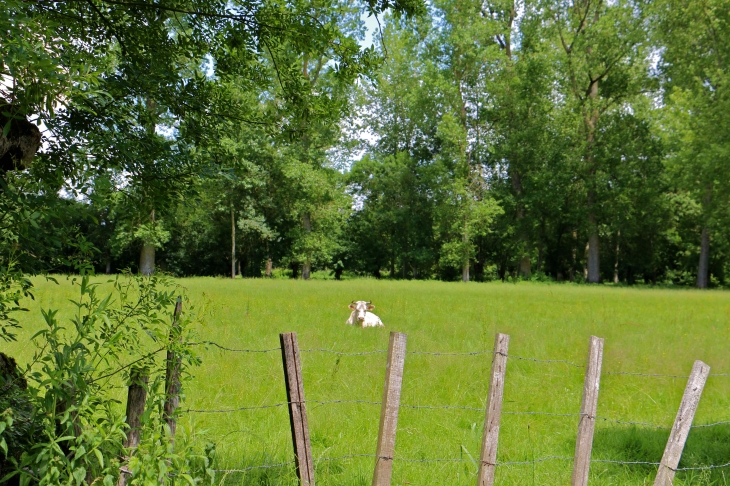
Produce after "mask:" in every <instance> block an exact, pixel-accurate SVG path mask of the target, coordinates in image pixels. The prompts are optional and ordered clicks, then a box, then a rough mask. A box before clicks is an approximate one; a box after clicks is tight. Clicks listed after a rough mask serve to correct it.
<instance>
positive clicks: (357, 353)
mask: <svg viewBox="0 0 730 486" xmlns="http://www.w3.org/2000/svg"><path fill="white" fill-rule="evenodd" d="M299 351H300V352H301V353H331V354H336V355H338V356H365V355H368V354H382V353H387V352H388V350H387V349H376V350H373V351H353V352H348V351H335V350H334V349H326V348H310V349H300V350H299Z"/></svg>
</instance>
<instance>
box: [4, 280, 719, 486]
mask: <svg viewBox="0 0 730 486" xmlns="http://www.w3.org/2000/svg"><path fill="white" fill-rule="evenodd" d="M96 280H97V281H99V282H104V281H106V280H107V279H106V278H103V277H97V278H96ZM178 282H179V283H180V284H181V285H183V286H184V287H186V288H187V292H188V295H189V296H190V297H191V299H192V300H193V301H197V302H200V301H202V300H203V299H204V298H205V299H208V300H209V302H210V308H211V310H212V315H211V317H210V318H209V319H208V320H207V323H206V325H205V327H203V328H201V329H199V330H198V333H199V337H200V339H201V340H210V341H214V342H217V343H220V344H222V345H223V346H226V347H230V348H246V349H270V348H278V347H279V333H280V332H289V331H294V332H297V333H298V340H299V346H300V348H301V349H302V351H303V352H302V366H303V376H304V390H305V397H306V399H307V400H308V401H309V402H310V403H309V404H308V415H309V427H310V432H311V442H312V448H313V455H314V458H315V461H316V467H315V471H316V480H317V484H318V485H338V486H345V485H353V486H354V485H369V484H370V482H371V477H372V470H373V464H374V459H373V458H372V457H350V458H346V459H336V458H339V457H342V456H352V455H359V454H362V455H367V456H372V455H373V454H374V453H375V447H376V439H377V433H378V423H379V414H380V406H379V405H377V404H372V403H351V401H356V400H360V401H364V402H379V401H380V400H381V398H382V388H383V378H384V374H385V360H386V354H385V353H372V354H363V355H356V356H351V355H338V354H334V353H330V352H323V351H304V350H308V349H309V350H312V349H328V350H335V351H344V352H367V351H375V350H385V349H386V348H387V345H388V334H389V332H390V331H400V332H403V333H406V334H407V335H408V343H407V351H408V354H407V356H406V364H405V372H404V379H403V391H402V399H401V403H402V408H401V411H400V418H399V422H398V434H397V440H396V446H395V462H394V463H393V482H392V484H393V485H402V484H412V485H419V486H425V485H445V484H449V485H469V486H472V485H473V484H474V483H475V477H476V470H477V463H476V461H478V458H479V452H480V444H481V435H482V427H483V421H484V410H483V408H484V400H485V398H486V395H487V387H488V383H489V369H490V360H491V355H490V354H489V353H486V354H475V355H448V354H446V355H429V354H411V353H413V352H435V353H468V352H477V351H487V352H489V351H491V349H492V346H493V342H494V335H495V333H496V332H502V333H506V334H509V335H510V336H511V340H510V348H509V352H510V355H514V356H520V357H530V358H537V359H544V360H565V361H567V362H568V363H566V362H552V363H546V362H535V361H529V360H520V359H516V358H514V357H513V358H510V359H509V360H508V363H507V378H506V386H505V393H504V407H503V416H502V426H501V430H500V443H499V453H498V461H500V462H516V463H523V462H524V464H512V465H502V466H500V467H498V468H497V473H496V484H500V485H518V484H519V485H557V484H569V482H570V477H571V468H572V456H573V453H574V446H575V436H576V432H577V424H578V417H577V415H576V414H577V413H578V411H579V409H580V402H581V395H582V387H583V370H582V369H580V368H578V367H575V366H573V365H572V364H571V363H575V364H577V365H579V366H580V367H583V366H584V365H585V360H586V357H587V353H588V341H589V337H590V336H591V335H596V336H599V337H602V338H605V349H604V360H603V376H602V380H601V389H600V394H599V401H598V416H599V417H601V418H599V419H598V420H597V423H596V433H595V439H594V447H593V459H594V460H606V461H623V462H649V463H652V462H658V461H659V460H660V458H661V455H662V452H663V450H664V446H665V442H666V439H667V437H668V435H669V427H670V426H671V424H672V422H673V420H674V417H675V415H676V413H677V408H678V406H679V402H680V399H681V396H682V392H683V390H684V387H685V384H686V378H685V377H686V376H688V375H689V372H690V369H691V368H692V363H693V361H694V360H696V359H701V360H703V361H704V362H706V363H707V364H709V365H710V366H712V374H713V375H717V374H730V353H728V345H729V344H730V293H727V292H723V291H703V292H699V291H694V290H656V289H641V288H617V287H602V286H595V287H588V286H577V285H569V284H529V283H519V284H502V283H489V284H466V285H464V284H461V283H443V282H421V281H410V282H408V281H395V282H391V281H376V280H350V281H342V282H335V281H310V282H302V281H290V280H235V281H233V280H225V279H215V278H192V279H181V280H178ZM35 283H36V284H37V288H36V300H35V302H33V303H32V308H31V312H30V313H29V314H26V315H24V316H23V322H24V325H25V330H24V333H23V336H20V342H19V343H12V344H10V345H8V346H6V345H3V347H7V348H8V349H7V351H8V352H9V353H10V354H11V355H15V356H16V357H17V358H18V361H19V362H20V363H23V362H25V361H27V359H28V357H29V356H30V354H31V349H30V346H28V345H27V338H28V336H31V335H32V333H34V332H35V331H36V330H38V329H39V328H40V327H41V326H42V321H41V316H40V312H39V307H43V308H49V307H50V308H61V309H63V311H62V312H61V313H60V317H61V318H64V317H65V316H68V315H69V314H70V312H71V310H72V307H71V304H70V303H69V302H68V299H70V298H74V297H75V296H76V291H75V290H74V289H73V288H72V287H71V285H70V284H69V282H68V281H66V280H65V279H63V278H59V283H60V285H56V284H53V283H49V282H46V281H45V280H44V279H40V278H37V279H35ZM361 299H365V300H372V301H373V303H374V304H375V306H376V308H375V310H374V312H375V313H376V314H378V315H379V316H380V318H381V319H382V320H383V322H384V323H385V328H376V329H358V328H353V327H351V326H347V325H345V320H346V319H347V318H348V316H349V312H350V311H349V310H348V308H347V305H348V304H349V302H350V301H352V300H361ZM24 338H25V342H24ZM199 353H200V355H201V357H202V359H203V365H202V366H201V367H200V368H196V369H194V370H193V373H194V375H195V377H194V379H193V380H192V382H189V383H188V384H187V388H186V390H185V397H184V399H183V401H182V405H181V406H182V408H183V409H187V408H191V409H214V410H227V409H233V408H240V407H249V406H250V407H259V406H263V405H268V404H280V403H282V402H285V401H286V392H285V388H284V379H283V372H282V364H281V355H280V353H279V352H278V351H273V352H268V353H231V352H223V351H221V350H218V349H216V348H214V347H209V348H208V349H202V348H200V349H199ZM619 372H639V373H645V374H647V375H650V374H662V375H678V376H680V378H676V377H668V376H637V375H631V374H615V373H619ZM119 398H120V400H123V398H124V391H123V390H122V389H120V395H119ZM340 400H342V401H346V402H350V403H321V404H320V403H316V402H317V401H319V402H332V401H340ZM414 406H420V407H446V406H449V407H462V408H412V407H414ZM528 411H529V412H548V413H551V414H554V415H544V414H534V415H530V414H514V413H512V412H528ZM563 414H567V415H563ZM604 418H605V419H611V420H619V421H623V422H640V423H645V424H644V425H642V424H638V425H637V424H625V423H617V422H614V421H611V420H604ZM726 420H730V376H710V378H709V380H708V382H707V385H706V387H705V392H704V395H703V396H702V400H701V402H700V406H699V410H698V412H697V415H696V417H695V422H694V423H695V425H702V424H712V423H715V422H722V421H726ZM646 424H655V425H657V426H658V427H652V426H651V425H646ZM178 433H184V434H188V435H193V440H200V441H209V442H214V443H215V444H216V450H217V453H216V454H217V455H216V457H217V460H216V467H217V468H218V469H242V468H246V467H250V466H259V465H266V464H278V463H285V462H290V461H291V460H292V445H291V434H290V431H289V419H288V414H287V409H286V407H285V406H277V407H272V408H261V409H253V410H241V411H236V412H227V413H194V412H190V413H186V414H184V415H183V416H182V417H181V420H180V425H179V429H178ZM553 456H557V457H553ZM327 459H331V460H327ZM542 459H545V460H542ZM729 460H730V426H729V425H728V424H720V425H714V426H710V427H698V428H694V429H693V430H692V431H691V433H690V435H689V440H688V442H687V446H686V447H685V451H684V455H683V457H682V462H681V463H680V468H681V467H693V466H701V465H709V464H724V463H726V462H728V461H729ZM655 474H656V467H655V466H652V465H647V464H615V463H611V462H594V463H593V464H592V465H591V474H590V482H589V484H591V485H592V486H594V485H595V486H598V485H624V484H626V485H628V484H653V479H654V476H655ZM224 477H225V479H224ZM726 478H727V479H728V480H730V467H728V468H717V469H712V470H704V471H703V470H700V471H681V472H679V473H678V474H677V480H676V481H675V484H677V485H688V484H702V485H710V484H719V485H723V484H728V483H727V481H726ZM217 479H218V481H219V482H220V481H223V482H222V484H246V485H264V484H266V485H293V484H296V480H295V476H294V473H293V469H292V466H285V467H273V468H268V469H252V470H250V471H248V472H246V473H240V472H237V473H231V474H228V475H224V474H223V473H219V474H218V476H217Z"/></svg>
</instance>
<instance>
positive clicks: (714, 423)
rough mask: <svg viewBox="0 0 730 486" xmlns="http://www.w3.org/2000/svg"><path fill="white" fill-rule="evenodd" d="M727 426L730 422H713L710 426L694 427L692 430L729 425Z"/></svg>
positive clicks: (699, 425)
mask: <svg viewBox="0 0 730 486" xmlns="http://www.w3.org/2000/svg"><path fill="white" fill-rule="evenodd" d="M727 424H730V420H722V421H720V422H712V423H709V424H698V425H693V426H692V428H693V429H702V428H705V427H715V426H717V425H727Z"/></svg>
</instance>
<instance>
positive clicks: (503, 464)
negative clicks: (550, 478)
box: [495, 456, 573, 467]
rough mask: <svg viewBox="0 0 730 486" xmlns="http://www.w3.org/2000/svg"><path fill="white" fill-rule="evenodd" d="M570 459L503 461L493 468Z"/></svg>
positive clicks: (569, 458) (547, 457)
mask: <svg viewBox="0 0 730 486" xmlns="http://www.w3.org/2000/svg"><path fill="white" fill-rule="evenodd" d="M572 460H573V458H572V457H565V456H546V457H541V458H539V459H533V460H531V461H505V462H497V464H495V466H497V467H500V466H524V465H528V464H538V463H540V462H547V461H572Z"/></svg>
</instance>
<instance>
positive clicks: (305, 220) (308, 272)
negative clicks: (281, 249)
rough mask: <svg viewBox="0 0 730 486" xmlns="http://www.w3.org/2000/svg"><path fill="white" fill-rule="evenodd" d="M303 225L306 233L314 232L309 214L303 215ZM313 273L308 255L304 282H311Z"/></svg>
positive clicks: (303, 270)
mask: <svg viewBox="0 0 730 486" xmlns="http://www.w3.org/2000/svg"><path fill="white" fill-rule="evenodd" d="M302 224H303V226H304V231H306V232H307V233H311V232H312V217H311V215H310V214H309V213H304V214H303V215H302ZM311 271H312V262H311V260H310V259H309V255H307V257H306V259H305V261H304V265H302V280H309V278H310V277H311Z"/></svg>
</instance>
